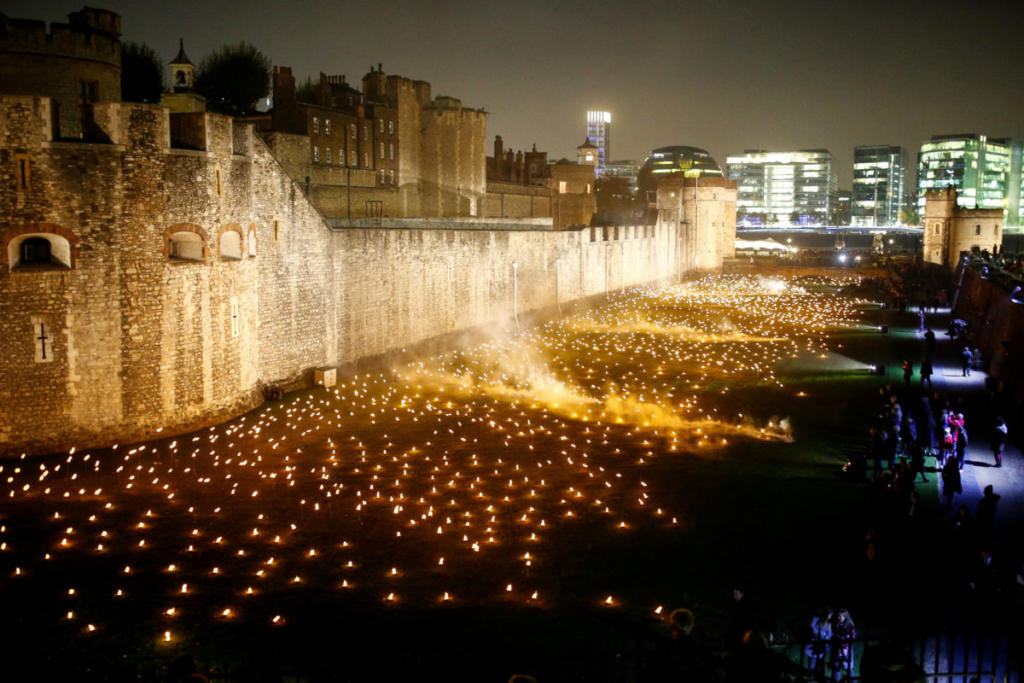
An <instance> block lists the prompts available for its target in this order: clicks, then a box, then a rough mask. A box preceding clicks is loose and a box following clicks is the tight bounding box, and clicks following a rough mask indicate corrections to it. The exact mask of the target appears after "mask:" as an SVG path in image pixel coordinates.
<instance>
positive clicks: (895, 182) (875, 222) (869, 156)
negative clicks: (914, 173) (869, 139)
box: [850, 145, 907, 227]
mask: <svg viewBox="0 0 1024 683" xmlns="http://www.w3.org/2000/svg"><path fill="white" fill-rule="evenodd" d="M906 176H907V150H905V149H904V148H903V147H894V146H891V145H862V146H860V147H854V148H853V196H852V201H851V204H852V206H851V217H850V218H851V221H852V224H853V225H860V226H864V227H876V226H884V225H898V224H899V222H900V210H901V209H902V208H903V202H904V198H905V195H906Z"/></svg>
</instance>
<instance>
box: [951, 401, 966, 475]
mask: <svg viewBox="0 0 1024 683" xmlns="http://www.w3.org/2000/svg"><path fill="white" fill-rule="evenodd" d="M960 414H961V415H963V413H960ZM955 429H956V438H955V439H953V449H954V452H955V453H956V464H957V467H959V468H960V469H963V468H964V459H965V458H966V457H967V429H965V428H964V424H963V420H962V419H961V420H960V422H959V424H957V425H956V427H955Z"/></svg>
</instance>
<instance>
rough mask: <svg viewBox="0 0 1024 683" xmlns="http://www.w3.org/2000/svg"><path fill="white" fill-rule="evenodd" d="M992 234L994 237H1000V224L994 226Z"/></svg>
mask: <svg viewBox="0 0 1024 683" xmlns="http://www.w3.org/2000/svg"><path fill="white" fill-rule="evenodd" d="M992 234H993V235H999V224H998V223H996V224H995V225H993V226H992Z"/></svg>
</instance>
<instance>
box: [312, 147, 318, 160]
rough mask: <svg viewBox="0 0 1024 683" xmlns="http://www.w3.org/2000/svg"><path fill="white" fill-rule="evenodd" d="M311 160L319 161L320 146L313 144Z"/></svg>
mask: <svg viewBox="0 0 1024 683" xmlns="http://www.w3.org/2000/svg"><path fill="white" fill-rule="evenodd" d="M313 161H320V148H319V147H317V146H316V145H313Z"/></svg>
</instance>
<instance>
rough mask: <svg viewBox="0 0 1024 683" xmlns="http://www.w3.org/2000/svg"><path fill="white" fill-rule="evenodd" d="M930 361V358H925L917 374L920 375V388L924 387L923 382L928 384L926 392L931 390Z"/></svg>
mask: <svg viewBox="0 0 1024 683" xmlns="http://www.w3.org/2000/svg"><path fill="white" fill-rule="evenodd" d="M933 372H934V371H933V370H932V361H931V359H930V358H925V359H924V361H923V362H922V363H921V369H920V370H919V373H920V375H921V386H924V383H925V382H928V391H931V390H932V373H933Z"/></svg>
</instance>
